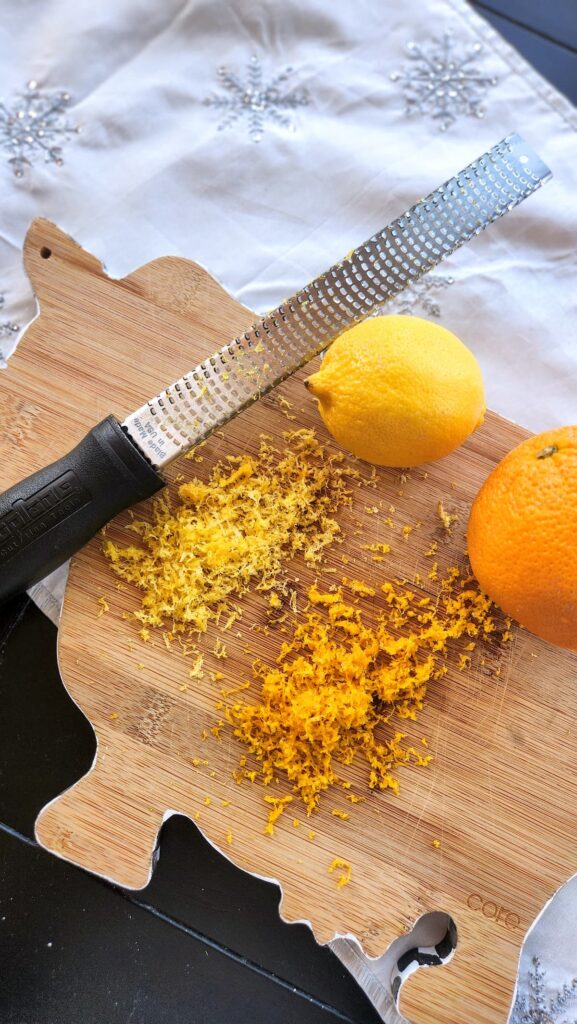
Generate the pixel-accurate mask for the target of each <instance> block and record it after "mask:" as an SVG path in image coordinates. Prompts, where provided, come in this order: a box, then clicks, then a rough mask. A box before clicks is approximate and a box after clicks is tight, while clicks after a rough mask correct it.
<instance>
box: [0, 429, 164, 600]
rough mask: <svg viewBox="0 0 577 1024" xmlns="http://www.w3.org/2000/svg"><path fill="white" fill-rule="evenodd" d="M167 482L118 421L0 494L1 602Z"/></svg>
mask: <svg viewBox="0 0 577 1024" xmlns="http://www.w3.org/2000/svg"><path fill="white" fill-rule="evenodd" d="M163 486H164V480H163V479H162V477H161V476H159V474H158V473H157V472H156V471H155V470H154V469H153V468H152V466H151V465H150V463H149V462H148V461H147V460H146V459H145V458H144V456H143V455H142V454H141V453H140V452H139V451H138V449H137V448H136V446H135V445H134V443H133V442H132V441H131V440H130V439H129V438H128V437H127V435H126V434H125V432H124V431H123V429H122V427H121V426H120V424H119V423H118V421H117V420H116V419H115V418H114V416H108V417H107V418H106V419H105V420H102V422H101V423H99V424H98V425H97V426H96V427H94V428H93V430H91V431H90V433H88V434H87V435H86V437H85V438H83V440H82V441H81V442H80V444H78V445H77V446H76V448H73V449H72V451H71V452H69V454H68V455H65V456H64V457H63V458H62V459H59V460H58V461H57V462H53V463H52V465H51V466H47V467H46V469H40V470H38V472H37V473H33V474H32V476H29V477H27V478H26V479H25V480H22V481H21V483H18V484H15V485H14V487H11V488H10V489H9V490H8V491H5V492H4V494H2V495H0V602H2V601H6V600H7V599H8V598H10V597H13V596H14V595H15V594H18V593H21V592H22V591H23V590H26V588H27V587H29V586H31V585H32V584H33V583H37V582H38V580H40V579H42V578H43V577H44V576H47V575H48V573H49V572H52V570H53V569H56V568H57V567H58V566H59V565H62V563H63V562H65V561H66V559H67V558H70V556H71V555H73V554H74V553H75V552H76V551H78V550H79V548H81V547H82V546H83V545H84V544H86V543H87V542H88V541H89V540H90V539H91V537H93V536H94V534H95V533H97V532H98V530H99V529H100V528H101V527H102V526H104V524H105V523H107V522H108V521H109V519H112V517H113V516H115V515H116V514H117V512H121V511H122V510H123V509H125V508H128V507H129V506H130V505H134V504H135V503H136V502H137V501H142V500H143V498H148V497H149V496H150V495H151V494H154V493H155V492H156V491H158V490H160V488H161V487H163Z"/></svg>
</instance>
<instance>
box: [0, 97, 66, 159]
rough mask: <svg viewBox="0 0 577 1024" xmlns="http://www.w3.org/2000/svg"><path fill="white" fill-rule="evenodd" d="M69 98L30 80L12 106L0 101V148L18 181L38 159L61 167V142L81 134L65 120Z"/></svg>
mask: <svg viewBox="0 0 577 1024" xmlns="http://www.w3.org/2000/svg"><path fill="white" fill-rule="evenodd" d="M70 99H71V97H70V93H67V92H54V91H51V90H44V89H41V88H40V86H39V85H38V82H34V81H30V82H28V84H27V86H26V88H25V89H24V90H23V91H22V92H21V93H18V94H16V95H15V96H14V99H13V100H12V103H11V104H7V103H3V102H0V146H2V148H3V149H4V150H5V151H6V153H7V154H8V163H9V164H10V165H11V167H12V170H13V171H14V174H15V175H16V177H17V178H21V177H22V176H23V174H24V170H25V169H26V167H30V166H31V165H32V163H33V162H34V160H35V159H36V158H37V157H44V161H45V162H46V163H52V164H58V166H61V165H62V163H63V159H62V143H63V142H65V141H66V140H67V139H69V138H70V136H71V135H75V134H77V133H78V132H79V131H80V128H78V127H77V126H75V125H72V124H70V123H69V121H68V120H67V117H66V112H67V108H68V106H69V104H70Z"/></svg>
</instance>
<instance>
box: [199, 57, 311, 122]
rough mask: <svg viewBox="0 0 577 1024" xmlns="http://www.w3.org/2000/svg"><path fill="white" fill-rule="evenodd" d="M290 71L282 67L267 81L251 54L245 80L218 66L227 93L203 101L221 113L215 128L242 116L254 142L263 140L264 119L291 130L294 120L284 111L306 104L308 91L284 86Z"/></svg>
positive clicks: (259, 63) (259, 62)
mask: <svg viewBox="0 0 577 1024" xmlns="http://www.w3.org/2000/svg"><path fill="white" fill-rule="evenodd" d="M292 70H293V69H292V68H290V67H288V68H285V70H284V71H281V72H280V74H278V75H275V77H274V78H272V79H271V80H270V81H269V82H268V83H267V82H265V80H264V71H263V66H262V63H261V61H260V59H259V58H258V57H251V59H250V61H249V64H248V66H247V68H246V75H245V77H244V79H241V78H240V77H239V76H238V75H237V74H235V72H234V71H230V70H229V69H228V68H226V67H220V68H219V69H218V72H217V73H218V77H219V79H220V83H221V85H222V88H223V89H226V92H227V94H228V95H215V94H213V95H211V96H207V98H206V99H205V101H204V102H205V105H206V106H208V107H214V108H215V109H216V110H218V111H220V112H221V114H222V115H223V119H222V121H221V122H220V124H219V126H218V130H219V131H224V129H225V128H230V126H231V125H232V124H234V123H235V122H236V121H238V120H239V119H241V118H245V120H246V123H247V127H248V134H249V137H250V138H251V139H252V141H253V142H260V140H261V139H262V137H263V135H264V132H265V123H266V121H267V120H268V121H272V122H274V123H275V124H277V125H279V126H280V127H281V128H286V129H288V131H294V130H295V125H294V122H293V120H292V119H291V117H289V115H288V114H287V113H286V111H290V110H296V109H297V108H298V107H305V106H306V105H307V104H308V102H309V94H308V92H307V90H306V89H286V88H285V85H286V83H287V81H288V78H289V75H290V74H291V73H292Z"/></svg>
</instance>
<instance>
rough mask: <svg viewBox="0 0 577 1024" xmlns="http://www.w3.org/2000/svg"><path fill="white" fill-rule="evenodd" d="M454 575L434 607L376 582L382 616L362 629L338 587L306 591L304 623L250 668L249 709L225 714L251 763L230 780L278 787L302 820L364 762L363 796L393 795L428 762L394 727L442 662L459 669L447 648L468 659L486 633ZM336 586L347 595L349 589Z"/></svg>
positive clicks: (467, 584) (472, 597)
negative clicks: (410, 771) (285, 785)
mask: <svg viewBox="0 0 577 1024" xmlns="http://www.w3.org/2000/svg"><path fill="white" fill-rule="evenodd" d="M460 577H461V574H460V571H459V570H458V569H456V568H453V569H450V570H448V573H447V575H446V577H445V579H444V580H443V581H442V582H441V584H440V590H439V595H438V599H437V601H436V602H435V601H433V600H432V599H431V598H430V597H422V596H420V595H419V594H417V593H414V592H412V591H411V590H409V589H407V588H406V587H405V586H402V585H399V584H397V585H395V584H393V583H391V582H386V583H384V584H382V585H381V587H380V590H381V593H382V594H384V599H385V607H384V609H382V610H381V611H380V613H379V614H378V616H377V619H376V622H374V624H369V623H367V622H366V621H365V619H364V617H363V613H362V611H361V609H360V608H359V606H358V604H353V603H351V601H350V600H346V599H345V596H344V592H343V588H342V587H341V588H339V589H338V590H335V591H333V592H329V593H321V592H320V591H319V589H318V587H317V586H316V585H313V586H312V587H311V588H310V589H309V592H308V598H309V605H308V608H307V609H306V610H305V614H304V617H303V618H302V621H300V622H299V623H298V624H297V625H296V627H295V629H294V633H293V635H292V638H291V640H290V641H289V642H285V643H284V644H283V646H282V648H281V651H280V654H279V657H278V659H277V663H276V665H274V666H270V665H265V664H263V663H262V662H260V663H259V662H256V663H255V665H254V666H253V672H254V676H255V679H256V680H258V682H259V683H260V685H261V691H260V698H259V700H258V701H257V702H256V703H243V702H241V701H238V702H236V703H234V704H233V705H232V706H229V707H228V708H227V710H226V717H227V719H228V722H229V723H230V724H231V725H232V728H233V731H234V734H235V736H236V737H237V738H238V739H240V740H241V741H242V742H243V743H244V744H245V745H246V747H247V748H248V753H249V755H252V758H253V759H254V761H255V762H256V764H257V765H258V773H257V776H255V769H254V768H244V767H241V769H240V770H239V773H238V775H237V777H238V778H242V777H243V776H244V777H248V778H250V779H251V780H254V779H255V777H258V778H259V779H260V781H261V782H262V783H264V784H265V785H269V784H271V783H273V782H275V781H276V780H277V779H279V778H282V777H284V778H285V779H286V780H288V782H289V783H290V784H291V786H292V789H293V792H294V793H295V794H297V795H298V797H300V799H301V800H302V802H303V803H304V806H305V808H306V811H307V813H308V814H311V812H312V811H314V810H315V808H316V807H317V806H318V803H319V799H320V796H321V794H322V793H323V792H324V791H326V790H327V789H328V788H329V787H331V786H333V785H341V786H342V785H343V778H342V777H341V771H342V768H343V767H344V766H346V765H350V764H351V763H352V762H353V761H354V760H355V759H357V758H362V759H364V762H365V763H366V766H367V771H368V780H367V781H368V785H369V788H370V789H373V790H374V789H380V790H384V789H392V790H393V791H395V792H396V791H398V786H399V782H398V778H397V776H396V772H395V769H396V768H397V767H398V766H399V765H401V764H406V763H408V762H410V763H412V764H416V765H421V766H424V765H426V764H428V762H429V761H430V760H431V757H430V755H423V753H422V752H420V751H417V750H416V749H415V748H414V747H412V746H410V745H405V744H404V742H403V741H404V740H405V739H406V735H405V733H404V732H403V731H402V727H401V725H400V723H401V722H402V720H406V719H415V718H416V716H417V713H418V712H419V711H420V710H421V708H422V707H423V702H424V699H425V695H426V690H427V684H428V683H429V682H430V681H431V680H434V679H438V678H441V677H442V676H443V675H445V674H446V672H447V671H448V667H447V662H448V661H449V660H450V659H453V664H454V666H455V668H456V669H457V670H458V669H459V668H460V667H462V664H463V663H462V662H461V661H460V660H459V658H462V657H463V655H462V653H460V652H459V650H454V651H453V649H452V648H453V646H455V645H452V644H451V641H458V640H460V638H465V639H466V641H467V643H466V644H465V645H462V644H461V645H460V646H461V652H462V650H463V646H464V649H465V650H466V651H470V650H472V649H473V648H474V647H475V638H478V637H483V636H487V635H488V634H490V633H492V632H493V631H494V629H495V623H494V620H493V617H492V614H491V607H492V606H491V602H490V600H489V599H488V598H487V597H485V595H484V594H482V593H480V592H479V590H478V589H477V588H476V586H475V585H474V584H473V582H472V580H471V578H465V579H461V578H460ZM347 582H348V583H349V586H350V589H351V590H352V591H353V594H355V593H358V591H359V588H358V587H355V586H352V584H354V583H355V581H347ZM456 646H457V647H458V646H459V645H456ZM465 657H466V658H467V659H469V655H466V656H465ZM467 663H468V661H467ZM243 760H244V761H245V763H246V759H244V758H243ZM241 763H242V762H241ZM349 785H350V783H348V782H345V788H348V787H349ZM268 801H269V802H270V803H273V804H274V810H275V817H274V819H273V820H272V821H271V820H270V817H269V823H268V824H269V825H270V826H272V824H273V821H274V820H275V819H276V817H278V813H280V812H281V811H282V809H284V804H283V805H282V807H281V808H280V810H279V801H274V800H272V798H268ZM277 811H278V813H276V812H277ZM271 830H272V829H271V828H267V831H269V832H271Z"/></svg>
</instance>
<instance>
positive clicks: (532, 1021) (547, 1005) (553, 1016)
mask: <svg viewBox="0 0 577 1024" xmlns="http://www.w3.org/2000/svg"><path fill="white" fill-rule="evenodd" d="M523 988H524V989H525V991H526V994H525V995H522V996H518V997H517V999H516V1001H515V1006H514V1008H513V1013H512V1016H511V1019H510V1024H577V1018H576V1017H575V1013H574V1012H573V1013H572V1012H571V1008H572V1007H573V1011H575V1007H576V1006H577V978H573V981H572V982H571V984H570V985H563V988H562V989H561V991H560V992H557V994H556V995H554V996H552V997H551V998H547V996H546V994H545V990H546V985H545V972H544V970H543V969H542V967H541V961H540V960H539V957H537V956H534V957H533V961H532V965H531V968H530V970H529V972H528V975H527V983H526V984H525V985H524V986H523Z"/></svg>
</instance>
